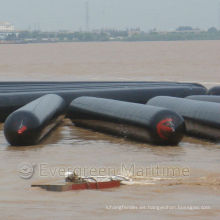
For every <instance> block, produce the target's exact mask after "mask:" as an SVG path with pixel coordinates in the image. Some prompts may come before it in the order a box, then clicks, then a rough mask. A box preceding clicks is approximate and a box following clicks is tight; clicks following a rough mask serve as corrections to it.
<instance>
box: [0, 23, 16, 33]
mask: <svg viewBox="0 0 220 220" xmlns="http://www.w3.org/2000/svg"><path fill="white" fill-rule="evenodd" d="M14 31H15V27H14V25H12V24H11V23H9V22H0V33H11V32H14Z"/></svg>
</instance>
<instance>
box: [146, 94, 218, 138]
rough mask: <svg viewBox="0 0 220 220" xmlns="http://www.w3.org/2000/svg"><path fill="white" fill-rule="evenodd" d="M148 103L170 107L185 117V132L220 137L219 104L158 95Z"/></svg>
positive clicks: (206, 136)
mask: <svg viewBox="0 0 220 220" xmlns="http://www.w3.org/2000/svg"><path fill="white" fill-rule="evenodd" d="M147 104H148V105H152V106H157V107H164V108H169V109H172V111H175V112H177V113H178V114H180V115H181V116H183V118H184V119H185V124H186V132H187V133H188V134H190V135H193V136H199V137H202V138H209V139H213V140H219V139H220V104H219V103H212V102H205V101H197V100H190V99H183V98H174V97H167V96H158V97H155V98H152V99H151V100H150V101H148V103H147Z"/></svg>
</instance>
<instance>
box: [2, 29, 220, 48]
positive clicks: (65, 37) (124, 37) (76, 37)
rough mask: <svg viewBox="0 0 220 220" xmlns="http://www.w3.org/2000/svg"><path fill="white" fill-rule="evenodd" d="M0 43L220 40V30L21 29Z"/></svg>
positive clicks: (8, 34) (8, 35) (7, 35)
mask: <svg viewBox="0 0 220 220" xmlns="http://www.w3.org/2000/svg"><path fill="white" fill-rule="evenodd" d="M0 37H1V38H0V44H29V43H66V42H68V43H70V42H115V41H117V42H147V41H195V40H197V41H198V40H220V30H217V29H216V28H210V29H208V30H207V31H202V30H197V29H192V30H191V29H190V30H185V29H184V30H177V31H172V32H157V31H151V32H144V31H141V30H103V31H102V30H101V31H93V32H42V31H20V32H12V33H5V34H3V33H0Z"/></svg>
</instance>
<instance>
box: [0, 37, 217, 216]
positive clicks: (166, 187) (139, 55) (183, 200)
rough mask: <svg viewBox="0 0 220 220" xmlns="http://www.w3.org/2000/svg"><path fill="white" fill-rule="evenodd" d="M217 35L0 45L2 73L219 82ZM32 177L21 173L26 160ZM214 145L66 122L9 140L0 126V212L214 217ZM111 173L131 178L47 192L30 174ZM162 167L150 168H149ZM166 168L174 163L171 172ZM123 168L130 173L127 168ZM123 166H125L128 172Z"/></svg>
mask: <svg viewBox="0 0 220 220" xmlns="http://www.w3.org/2000/svg"><path fill="white" fill-rule="evenodd" d="M219 57H220V42H219V41H188V42H141V43H119V42H115V43H63V44H62V43H60V44H30V45H0V80H1V81H6V80H7V81H12V80H25V81H30V80H38V81H44V80H52V81H56V80H57V81H58V80H62V81H64V80H71V81H74V80H78V81H80V80H82V81H83V80H86V81H89V80H91V81H92V80H96V81H102V80H105V81H107V80H117V81H119V80H139V81H141V80H143V81H148V80H150V81H152V80H160V81H161V80H166V81H187V82H200V83H203V84H204V85H205V86H207V87H211V86H214V85H218V84H219V83H220V62H219ZM24 162H25V163H28V164H31V165H33V166H34V168H35V173H34V175H33V177H32V178H30V179H24V178H21V177H20V176H19V172H18V171H19V167H21V166H22V165H23V163H24ZM219 168H220V144H218V143H211V142H208V141H205V140H199V139H194V138H190V137H185V138H184V139H183V140H182V142H181V143H180V144H179V146H174V147H169V146H168V147H161V146H151V145H149V144H143V143H137V142H133V141H130V140H125V139H122V138H116V137H113V136H110V135H105V134H101V133H98V132H93V131H90V130H86V129H82V128H76V127H74V126H73V125H72V123H71V122H70V121H69V120H67V119H66V120H65V121H64V122H63V123H62V125H60V126H59V127H58V128H57V129H56V130H55V131H53V133H52V134H51V135H50V136H49V137H48V138H46V139H45V140H44V141H43V142H42V143H41V144H40V145H37V146H33V147H20V148H16V147H10V146H9V145H8V143H7V141H6V140H5V138H4V133H3V124H2V125H1V126H0V215H1V219H42V220H44V219H53V220H54V219H94V220H95V219H104V220H105V219H118V220H119V219H120V220H121V219H127V220H131V219H146V217H148V219H177V218H178V219H182V218H187V219H192V218H194V219H219V218H220V176H219V175H220V169H219ZM67 169H76V170H78V171H79V172H80V171H81V172H82V174H84V173H85V174H88V173H89V172H92V174H100V172H101V174H103V173H105V174H111V172H113V171H114V170H117V171H118V170H122V171H123V174H128V173H129V175H130V177H131V178H133V182H132V183H131V185H125V186H122V187H120V188H117V189H111V190H103V191H77V192H74V191H71V192H62V193H58V192H46V191H44V190H41V189H37V188H31V187H30V185H31V184H32V183H36V182H45V181H48V180H50V181H51V180H54V181H56V180H59V179H62V178H63V176H62V175H63V171H64V170H65V171H67ZM156 169H160V171H161V170H163V172H162V171H161V172H160V173H159V175H158V173H156V174H155V172H154V171H155V170H156ZM167 169H171V170H172V169H178V172H176V173H175V175H167V172H165V171H166V170H167ZM124 171H126V172H125V173H124ZM128 171H129V172H128Z"/></svg>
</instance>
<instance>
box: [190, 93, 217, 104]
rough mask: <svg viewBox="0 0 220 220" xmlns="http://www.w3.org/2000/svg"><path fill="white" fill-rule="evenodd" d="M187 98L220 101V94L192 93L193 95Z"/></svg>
mask: <svg viewBox="0 0 220 220" xmlns="http://www.w3.org/2000/svg"><path fill="white" fill-rule="evenodd" d="M186 98H187V99H191V100H197V101H205V102H216V103H220V96H218V95H192V96H187V97H186Z"/></svg>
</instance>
